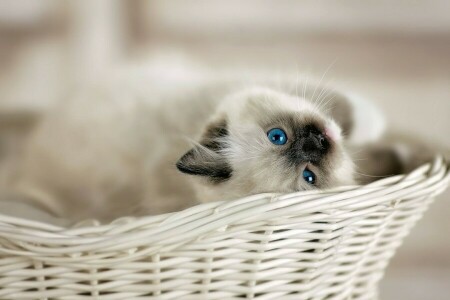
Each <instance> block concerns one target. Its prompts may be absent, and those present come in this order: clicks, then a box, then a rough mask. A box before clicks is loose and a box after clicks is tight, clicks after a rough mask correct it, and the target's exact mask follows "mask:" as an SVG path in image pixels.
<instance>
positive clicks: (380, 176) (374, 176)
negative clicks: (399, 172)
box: [354, 171, 395, 178]
mask: <svg viewBox="0 0 450 300" xmlns="http://www.w3.org/2000/svg"><path fill="white" fill-rule="evenodd" d="M354 172H355V174H358V175H361V176H366V177H372V178H386V177H390V176H394V175H395V174H390V175H389V174H388V175H369V174H364V173H360V172H356V171H354Z"/></svg>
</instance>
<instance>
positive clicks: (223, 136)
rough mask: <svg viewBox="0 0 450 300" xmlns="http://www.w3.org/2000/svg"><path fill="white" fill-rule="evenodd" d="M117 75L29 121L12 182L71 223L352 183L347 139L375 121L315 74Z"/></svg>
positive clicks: (368, 137) (373, 129) (370, 111)
mask: <svg viewBox="0 0 450 300" xmlns="http://www.w3.org/2000/svg"><path fill="white" fill-rule="evenodd" d="M119 74H122V75H120V76H118V77H115V78H112V79H111V78H108V80H106V79H105V81H106V83H105V84H99V85H96V86H95V87H92V88H89V89H86V90H85V91H82V92H80V93H78V96H76V97H74V98H73V99H70V100H67V101H62V102H61V103H60V105H58V106H57V107H55V108H54V109H53V111H52V112H50V113H49V114H48V115H46V116H45V117H44V118H43V120H42V121H41V123H40V124H39V125H38V126H37V128H36V130H35V132H34V134H33V136H32V138H31V140H30V142H29V144H28V148H27V151H26V154H25V156H24V158H23V165H22V166H21V172H20V174H19V176H18V179H17V181H16V188H17V190H18V191H20V192H21V193H22V194H23V195H26V199H27V200H26V201H28V202H32V203H33V205H38V206H40V207H41V208H43V209H45V210H46V211H48V212H49V213H51V214H52V215H55V216H58V217H62V218H66V219H69V220H73V221H78V220H82V219H86V218H94V219H98V220H101V221H110V220H113V219H115V218H117V217H121V216H127V215H135V216H136V215H147V214H159V213H165V212H171V211H176V210H180V209H183V208H186V207H189V206H191V205H193V204H195V203H197V202H198V201H199V202H207V201H215V200H229V199H234V198H239V197H244V196H247V195H251V194H256V193H265V192H281V193H289V192H295V191H301V190H309V189H324V188H330V187H335V186H340V185H351V184H354V183H355V176H354V174H355V173H354V164H353V162H352V158H351V156H350V154H349V150H348V145H347V144H348V143H351V144H357V143H364V142H368V141H373V140H375V139H376V138H377V137H378V136H379V135H380V134H381V132H382V130H383V121H382V118H381V115H380V114H379V113H378V111H377V110H376V109H375V108H374V107H373V106H372V105H371V104H370V103H368V102H364V101H362V100H358V99H356V98H355V97H351V96H347V95H344V94H341V93H339V92H337V91H335V90H332V89H330V88H326V87H324V86H320V85H317V84H314V83H312V82H311V81H310V82H309V83H308V84H306V82H302V81H300V82H298V81H297V80H296V79H295V78H294V79H292V78H288V79H281V80H271V79H270V78H269V77H267V78H269V79H267V78H266V77H265V76H259V75H258V76H252V77H251V79H252V80H251V81H250V82H249V80H246V79H245V78H243V77H245V76H240V75H237V74H233V76H227V75H217V74H212V73H209V72H200V71H192V70H189V71H186V72H170V71H168V70H162V69H158V68H156V69H152V68H149V69H148V70H146V71H145V72H142V71H135V70H134V71H126V72H123V71H122V72H119ZM123 74H125V75H126V76H123ZM327 102H328V103H327Z"/></svg>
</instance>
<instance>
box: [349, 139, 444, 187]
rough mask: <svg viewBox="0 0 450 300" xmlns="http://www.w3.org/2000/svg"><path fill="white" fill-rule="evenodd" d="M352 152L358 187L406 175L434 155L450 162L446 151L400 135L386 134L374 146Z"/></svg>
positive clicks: (368, 145)
mask: <svg viewBox="0 0 450 300" xmlns="http://www.w3.org/2000/svg"><path fill="white" fill-rule="evenodd" d="M352 150H353V149H352ZM353 152H355V154H354V155H353V159H354V161H355V164H356V166H357V174H356V177H357V181H358V182H360V183H369V182H372V181H376V180H378V179H381V178H383V177H389V176H392V175H398V174H406V173H409V172H411V171H413V170H414V169H415V168H417V167H419V166H421V165H423V164H425V163H428V162H431V161H432V160H433V158H434V157H435V156H436V155H443V156H444V157H445V158H446V159H447V161H448V160H449V158H450V151H449V149H445V148H443V147H440V146H438V145H435V144H433V143H429V142H426V141H425V140H421V139H417V138H414V137H411V136H408V135H407V134H402V133H389V134H387V135H386V136H384V137H383V138H382V139H380V140H379V141H377V142H376V143H370V144H367V145H364V146H362V147H359V148H356V147H355V148H354V151H353Z"/></svg>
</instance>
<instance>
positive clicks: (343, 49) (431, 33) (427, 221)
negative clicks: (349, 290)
mask: <svg viewBox="0 0 450 300" xmlns="http://www.w3.org/2000/svg"><path fill="white" fill-rule="evenodd" d="M174 50H176V51H180V52H183V53H186V54H187V55H188V56H190V57H193V58H194V59H197V60H199V61H202V62H205V63H207V64H208V65H210V66H213V67H215V68H223V69H225V68H228V69H229V68H233V67H235V66H239V67H242V66H245V67H247V68H264V69H269V70H273V71H274V72H282V71H283V70H291V71H296V72H297V71H298V72H300V73H309V74H313V75H316V77H319V78H320V77H321V76H322V75H324V73H325V72H326V76H325V79H324V81H325V82H335V83H338V84H339V85H341V86H346V87H348V88H349V89H351V90H354V91H356V92H359V93H361V94H363V95H366V97H368V98H369V99H371V100H373V101H375V102H376V103H378V104H379V106H380V107H381V108H382V109H383V110H384V111H385V113H386V115H387V117H388V120H389V122H390V124H391V126H392V127H395V128H397V129H402V130H407V131H409V132H412V133H414V134H417V135H419V136H421V137H422V138H424V139H429V140H434V141H438V142H440V143H441V144H442V145H443V146H445V147H447V148H450V117H449V116H450V1H448V0H434V1H427V0H409V1H406V0H398V1H390V0H366V1H358V0H341V1H318V0H304V1H295V0H278V1H256V0H247V1H239V0H227V1H219V0H209V1H203V0H190V1H171V0H152V1H143V0H134V1H115V0H90V1H57V0H15V1H14V0H0V176H5V174H3V173H4V172H3V171H2V170H4V169H7V168H6V164H8V163H9V162H10V161H11V160H10V159H8V158H10V157H12V156H14V155H15V154H16V153H18V151H19V150H20V147H21V143H22V142H23V140H24V138H25V137H26V135H27V133H28V132H29V130H30V129H32V128H33V125H34V124H35V122H36V121H38V120H39V117H40V116H41V115H42V114H43V113H44V112H45V111H46V110H47V109H49V108H50V107H51V106H52V105H53V104H54V103H56V102H57V101H64V99H65V95H67V94H68V93H70V91H71V90H73V89H76V87H77V86H78V85H80V84H84V83H86V82H89V81H91V80H95V79H96V78H98V77H99V76H102V74H104V72H107V71H108V69H110V68H111V67H113V66H116V65H119V64H124V63H128V62H131V61H134V62H136V61H140V60H145V59H146V57H147V56H150V55H151V53H155V52H156V53H158V52H159V53H164V52H167V51H174ZM449 230H450V192H449V191H447V193H446V194H444V195H442V196H441V197H440V198H439V199H438V200H437V201H436V202H435V203H434V204H433V205H432V207H431V208H430V210H429V211H428V212H427V214H426V215H425V217H424V219H423V220H422V221H421V222H420V223H419V225H418V226H417V227H416V228H415V229H414V231H413V234H412V235H411V236H410V237H408V239H407V240H406V242H405V244H404V245H403V246H402V248H401V249H400V250H399V252H398V254H397V255H396V256H395V258H394V261H393V262H392V264H391V265H390V267H389V269H388V271H387V274H386V276H385V278H384V279H383V282H382V284H381V299H383V300H398V299H409V300H415V299H417V300H419V299H433V300H436V299H448V295H450V239H449V238H448V231H449Z"/></svg>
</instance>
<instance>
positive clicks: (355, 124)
mask: <svg viewBox="0 0 450 300" xmlns="http://www.w3.org/2000/svg"><path fill="white" fill-rule="evenodd" d="M330 102H331V103H330V104H329V105H330V107H332V108H331V110H330V115H331V117H332V118H333V120H334V121H336V123H337V124H338V125H339V126H340V127H341V129H342V132H343V135H344V137H345V138H346V139H347V140H349V142H351V143H352V144H364V143H368V142H373V141H375V140H377V139H379V138H380V137H381V135H382V134H383V132H384V129H385V120H384V116H383V114H382V113H381V111H380V110H379V109H378V107H377V106H376V105H374V104H373V103H371V102H370V101H367V100H365V99H363V98H361V97H359V96H357V95H352V94H341V93H339V92H335V93H334V94H333V99H332V100H331V101H330Z"/></svg>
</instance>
